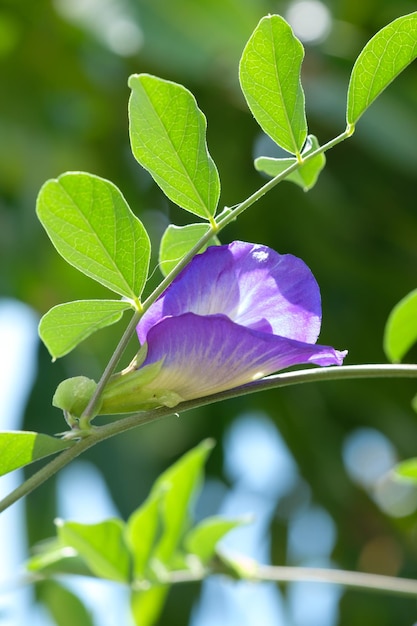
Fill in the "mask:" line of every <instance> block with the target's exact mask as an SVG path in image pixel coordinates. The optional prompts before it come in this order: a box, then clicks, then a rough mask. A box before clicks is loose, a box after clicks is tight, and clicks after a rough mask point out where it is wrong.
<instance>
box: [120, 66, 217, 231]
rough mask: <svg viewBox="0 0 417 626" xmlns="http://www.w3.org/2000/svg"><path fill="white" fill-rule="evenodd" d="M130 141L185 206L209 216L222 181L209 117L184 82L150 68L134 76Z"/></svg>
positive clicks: (139, 157) (136, 153)
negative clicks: (165, 77)
mask: <svg viewBox="0 0 417 626" xmlns="http://www.w3.org/2000/svg"><path fill="white" fill-rule="evenodd" d="M129 87H130V88H131V89H132V94H131V97H130V101H129V120H130V141H131V146H132V152H133V154H134V156H135V158H136V159H137V160H138V162H139V163H140V164H141V165H142V167H144V168H145V169H147V170H148V171H149V172H150V174H151V175H152V177H153V179H154V180H155V182H156V183H157V184H158V185H159V186H160V187H161V189H162V191H163V192H164V193H165V194H166V195H167V196H168V198H170V199H171V200H172V201H173V202H175V203H176V204H178V205H179V206H180V207H182V208H184V209H186V210H187V211H190V212H191V213H194V214H195V215H199V216H200V217H202V218H204V219H210V217H211V216H213V215H214V213H215V212H216V208H217V204H218V201H219V195H220V181H219V175H218V172H217V169H216V166H215V164H214V162H213V159H212V158H211V156H210V154H209V152H208V149H207V143H206V126H207V124H206V118H205V117H204V115H203V113H202V112H201V111H200V109H199V108H198V106H197V103H196V101H195V98H194V96H193V95H192V94H191V93H190V92H189V91H188V89H186V88H185V87H183V86H182V85H178V84H177V83H173V82H170V81H167V80H162V79H161V78H157V77H156V76H150V75H149V74H135V75H133V76H131V77H130V79H129Z"/></svg>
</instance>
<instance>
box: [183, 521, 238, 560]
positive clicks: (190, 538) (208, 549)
mask: <svg viewBox="0 0 417 626" xmlns="http://www.w3.org/2000/svg"><path fill="white" fill-rule="evenodd" d="M248 521H249V518H241V519H227V518H224V517H220V516H214V517H208V518H207V519H204V520H203V521H202V522H200V524H197V526H195V527H194V528H193V529H192V530H190V532H189V533H188V534H187V536H186V537H185V540H184V547H185V549H186V550H187V552H191V553H192V554H195V555H196V556H198V558H199V559H200V561H201V562H202V563H203V564H207V563H208V562H209V561H210V560H211V559H212V558H213V557H214V555H215V553H216V546H217V544H218V542H219V541H220V540H221V539H223V537H224V536H225V535H226V534H227V533H228V532H230V531H231V530H233V529H234V528H237V527H238V526H242V524H247V523H248Z"/></svg>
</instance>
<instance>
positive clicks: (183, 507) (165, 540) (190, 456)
mask: <svg viewBox="0 0 417 626" xmlns="http://www.w3.org/2000/svg"><path fill="white" fill-rule="evenodd" d="M213 445H214V443H213V441H212V440H210V439H207V440H205V441H203V442H202V443H201V444H200V445H199V446H197V447H195V448H193V449H192V450H190V451H189V452H187V453H186V454H184V456H182V457H181V458H180V459H179V460H178V461H177V462H176V463H175V464H174V465H172V466H171V467H170V468H168V469H167V471H166V472H164V473H163V474H161V476H160V477H159V478H158V479H157V480H156V482H155V484H154V487H153V488H152V493H155V492H158V491H159V490H162V492H163V496H162V498H161V517H162V536H161V539H160V540H159V542H158V544H157V546H156V548H155V551H154V555H153V556H154V557H155V558H157V559H158V560H159V561H161V563H163V564H164V565H165V566H166V567H169V565H170V562H171V560H172V559H173V557H174V556H175V552H176V550H177V548H178V546H179V543H180V540H181V538H182V535H183V533H184V531H185V526H186V523H187V521H188V517H189V507H190V501H191V498H192V496H193V494H194V493H195V490H196V488H197V487H198V485H199V483H200V480H201V478H202V473H203V468H204V464H205V462H206V460H207V457H208V455H209V453H210V451H211V450H212V448H213Z"/></svg>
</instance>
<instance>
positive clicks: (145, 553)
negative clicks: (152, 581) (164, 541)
mask: <svg viewBox="0 0 417 626" xmlns="http://www.w3.org/2000/svg"><path fill="white" fill-rule="evenodd" d="M161 495H162V492H161V491H160V492H154V493H152V494H151V495H150V496H149V498H147V500H145V502H144V503H143V504H142V506H140V507H139V508H138V509H136V511H134V512H133V513H132V515H131V516H130V517H129V519H128V521H127V524H126V541H127V543H128V546H129V548H130V551H131V553H132V557H133V575H134V577H135V579H142V578H145V575H146V570H147V568H148V564H149V559H150V557H151V555H152V551H153V548H154V545H155V540H156V538H157V532H158V530H160V527H159V525H160V520H159V508H160V500H161Z"/></svg>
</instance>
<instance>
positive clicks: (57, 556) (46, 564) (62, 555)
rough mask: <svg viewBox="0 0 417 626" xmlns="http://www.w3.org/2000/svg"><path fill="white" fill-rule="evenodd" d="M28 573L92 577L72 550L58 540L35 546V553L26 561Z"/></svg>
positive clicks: (50, 540) (83, 562)
mask: <svg viewBox="0 0 417 626" xmlns="http://www.w3.org/2000/svg"><path fill="white" fill-rule="evenodd" d="M25 566H26V569H27V571H28V572H32V573H36V574H41V575H43V576H56V575H59V574H75V575H78V576H93V573H92V572H91V570H90V569H89V568H88V567H87V565H86V563H85V561H83V560H82V559H81V557H80V556H78V553H77V552H76V550H74V548H70V547H68V546H63V545H62V543H61V542H60V541H59V539H57V538H55V539H49V540H46V541H43V542H42V543H41V544H40V545H38V546H35V553H34V554H33V555H32V556H31V557H30V558H29V559H28V560H27V561H26V564H25Z"/></svg>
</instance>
